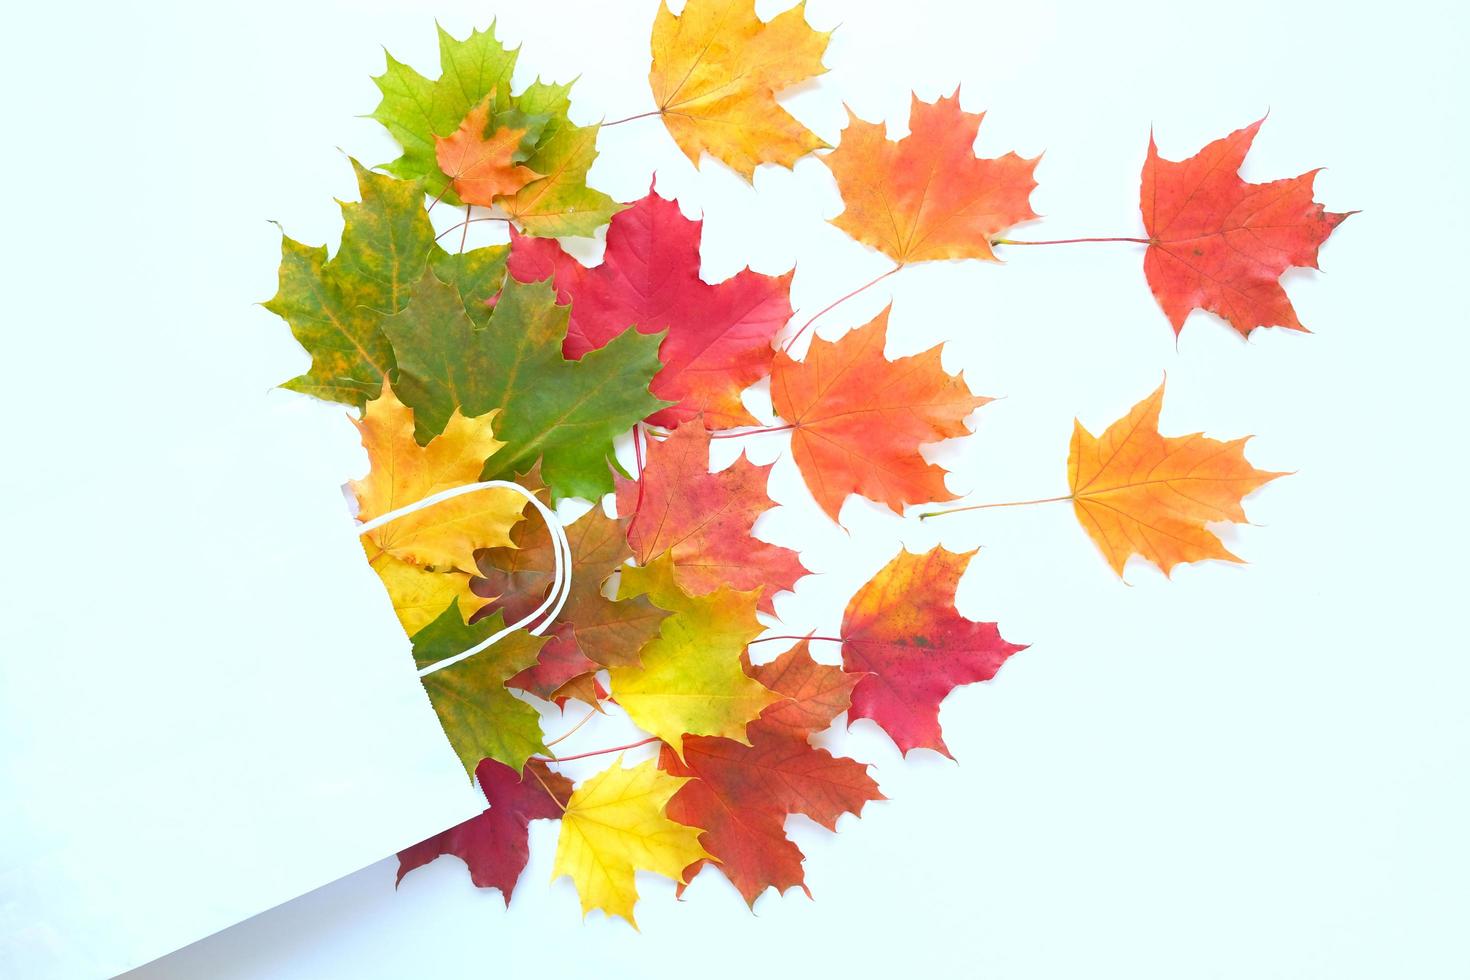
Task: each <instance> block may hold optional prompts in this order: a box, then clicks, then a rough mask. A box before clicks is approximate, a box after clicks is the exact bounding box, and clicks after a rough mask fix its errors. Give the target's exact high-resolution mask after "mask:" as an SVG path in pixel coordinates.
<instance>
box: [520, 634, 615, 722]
mask: <svg viewBox="0 0 1470 980" xmlns="http://www.w3.org/2000/svg"><path fill="white" fill-rule="evenodd" d="M549 636H550V639H549V640H547V642H546V643H545V644H544V645H543V646H542V647H541V652H540V653H538V654H537V655H536V662H535V663H534V664H532V665H531V666H530V667H527V668H526V669H525V670H523V671H521V672H520V673H519V674H516V675H515V676H514V677H512V678H511V679H510V680H508V681H506V682H505V686H506V687H513V688H516V689H517V690H521V691H526V692H528V693H530V694H534V695H536V697H538V698H541V699H542V700H545V701H551V702H554V703H555V704H556V705H557V706H558V707H562V708H564V707H566V701H567V698H577V699H578V700H584V701H585V700H589V697H590V700H591V703H592V704H594V705H595V704H596V702H597V701H598V700H599V699H600V698H603V697H606V692H605V691H604V690H603V689H602V685H601V684H599V683H598V681H597V679H596V677H595V676H593V675H595V673H596V672H597V670H599V669H600V668H599V666H598V665H597V664H595V663H593V662H592V661H591V660H588V659H587V656H586V654H584V653H583V652H582V648H581V646H580V645H579V644H578V642H577V637H576V634H575V632H574V627H573V626H572V624H571V623H558V624H557V625H556V627H555V628H554V629H552V631H551V633H550V634H549ZM573 682H577V683H573Z"/></svg>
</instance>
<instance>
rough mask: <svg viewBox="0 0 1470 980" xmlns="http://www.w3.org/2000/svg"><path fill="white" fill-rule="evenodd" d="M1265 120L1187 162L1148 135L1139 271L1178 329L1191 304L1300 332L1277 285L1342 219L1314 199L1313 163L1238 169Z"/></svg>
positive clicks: (1247, 322)
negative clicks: (1250, 179)
mask: <svg viewBox="0 0 1470 980" xmlns="http://www.w3.org/2000/svg"><path fill="white" fill-rule="evenodd" d="M1265 121H1266V120H1265V119H1259V120H1257V121H1256V122H1254V123H1251V124H1250V125H1249V126H1247V127H1245V128H1244V129H1238V130H1236V131H1235V132H1233V133H1231V134H1230V135H1229V136H1227V137H1225V138H1224V139H1220V140H1216V141H1215V142H1213V143H1211V144H1210V145H1209V146H1206V147H1205V148H1204V149H1203V150H1200V151H1199V152H1198V153H1196V154H1195V155H1194V156H1192V157H1190V158H1189V159H1187V160H1180V161H1177V162H1176V161H1173V160H1164V159H1161V158H1160V157H1159V151H1158V147H1156V146H1155V145H1154V140H1153V136H1152V134H1150V136H1149V140H1148V159H1147V160H1145V161H1144V164H1143V186H1142V189H1141V191H1140V194H1139V205H1140V207H1141V208H1142V209H1143V225H1144V227H1145V228H1146V229H1147V230H1148V236H1149V246H1148V249H1147V251H1146V252H1145V253H1144V256H1143V271H1144V275H1145V276H1147V277H1148V285H1149V288H1150V289H1152V290H1153V293H1154V297H1155V298H1156V299H1157V300H1158V301H1159V306H1160V307H1162V308H1163V310H1164V314H1165V315H1166V316H1167V317H1168V318H1169V322H1170V323H1171V324H1173V326H1174V333H1175V334H1178V333H1179V331H1181V330H1182V329H1183V328H1184V321H1185V319H1186V318H1187V317H1188V316H1189V314H1190V312H1191V311H1192V310H1209V311H1210V312H1211V313H1215V314H1218V315H1219V316H1221V317H1224V318H1225V319H1226V320H1227V321H1229V323H1230V325H1231V326H1232V327H1234V328H1235V329H1236V330H1238V331H1240V333H1241V334H1242V335H1248V334H1249V333H1250V332H1251V331H1252V330H1254V329H1255V328H1256V327H1287V328H1288V329H1291V330H1305V329H1306V328H1305V327H1303V326H1302V324H1301V321H1300V320H1298V319H1297V316H1296V310H1295V309H1293V308H1292V305H1291V300H1289V299H1288V298H1287V296H1286V290H1284V289H1282V288H1281V282H1280V279H1281V274H1282V273H1283V272H1285V271H1286V270H1287V269H1288V268H1291V267H1292V266H1308V267H1310V268H1313V269H1315V268H1317V249H1318V247H1320V246H1321V244H1322V243H1323V242H1324V241H1326V240H1327V236H1328V235H1330V234H1332V230H1333V229H1334V228H1336V227H1337V226H1338V225H1339V224H1341V223H1342V221H1343V219H1345V218H1346V217H1348V215H1349V214H1353V213H1354V212H1351V211H1350V212H1347V213H1345V214H1336V213H1333V212H1331V211H1327V210H1325V209H1324V208H1323V207H1322V205H1320V204H1318V203H1316V202H1315V201H1313V200H1312V181H1313V180H1314V179H1315V178H1316V176H1317V171H1316V170H1309V171H1308V172H1306V173H1304V174H1302V175H1301V176H1300V177H1291V178H1288V179H1286V180H1273V181H1271V182H1270V183H1266V184H1250V183H1247V182H1246V181H1243V180H1241V179H1240V175H1239V174H1238V173H1237V171H1238V170H1239V169H1240V165H1241V164H1242V163H1243V162H1244V161H1245V155H1246V153H1248V152H1249V151H1250V148H1251V143H1252V141H1253V140H1255V138H1256V131H1257V130H1259V129H1260V128H1261V123H1263V122H1265Z"/></svg>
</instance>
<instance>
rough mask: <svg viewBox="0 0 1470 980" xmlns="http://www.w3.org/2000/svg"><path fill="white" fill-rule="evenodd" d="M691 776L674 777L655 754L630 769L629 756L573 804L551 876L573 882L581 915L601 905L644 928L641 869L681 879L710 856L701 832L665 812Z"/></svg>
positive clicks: (580, 789)
mask: <svg viewBox="0 0 1470 980" xmlns="http://www.w3.org/2000/svg"><path fill="white" fill-rule="evenodd" d="M688 781H689V780H687V779H682V778H679V777H677V776H670V775H669V774H668V773H666V772H663V771H661V770H660V769H659V768H658V766H657V765H656V764H655V762H654V760H652V759H650V760H648V761H647V762H645V763H643V764H642V765H640V766H635V767H634V768H632V769H624V768H623V764H622V759H621V758H620V759H619V760H618V761H617V762H615V763H613V765H612V767H611V768H609V769H607V770H605V771H603V772H600V773H598V774H597V775H596V776H593V777H592V778H591V779H589V780H587V781H586V782H585V783H583V784H582V785H581V786H578V787H577V789H576V791H574V792H573V793H572V798H571V799H570V800H568V801H567V806H566V814H565V815H564V816H563V818H562V822H561V837H560V838H559V839H558V841H557V845H556V864H555V866H554V867H553V868H552V872H551V876H552V879H553V880H555V879H557V878H560V877H561V876H562V875H566V876H567V877H569V878H571V879H572V884H574V885H576V887H577V895H578V897H579V898H581V900H582V914H583V915H586V914H587V913H588V912H590V911H591V910H592V909H602V910H603V911H604V912H606V913H607V914H608V915H617V916H622V917H623V918H624V919H627V920H628V922H630V923H632V925H633V928H635V929H636V928H638V923H637V922H636V921H634V919H633V906H634V905H635V904H636V903H637V901H638V888H637V885H636V883H635V881H634V872H635V871H652V872H654V873H656V874H661V875H663V876H664V877H666V878H672V879H674V880H675V881H677V882H680V883H683V882H684V872H685V870H686V869H687V868H688V867H689V866H690V865H693V864H695V863H697V862H699V861H702V860H709V859H710V857H711V856H710V855H709V854H708V853H707V852H706V851H705V849H704V848H702V847H700V846H699V835H700V830H699V828H697V827H686V826H684V825H683V824H679V823H675V822H674V821H672V820H670V819H669V818H668V817H667V816H665V815H664V808H665V807H666V806H667V805H668V802H669V797H671V796H673V795H674V794H675V793H676V792H678V791H679V788H680V787H681V786H683V785H684V784H685V783H687V782H688Z"/></svg>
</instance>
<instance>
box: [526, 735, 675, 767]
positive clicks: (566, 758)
mask: <svg viewBox="0 0 1470 980" xmlns="http://www.w3.org/2000/svg"><path fill="white" fill-rule="evenodd" d="M657 741H658V736H657V735H650V736H648V737H647V738H645V739H642V740H641V741H637V742H629V743H628V744H627V745H614V746H613V747H612V748H607V749H593V750H592V751H591V752H578V753H577V754H576V755H564V756H561V757H559V758H556V759H547V758H544V757H542V756H539V755H534V756H532V757H531V758H533V759H535V760H537V761H538V762H571V761H573V760H575V759H590V758H592V757H593V756H594V755H607V754H608V753H609V752H626V751H627V750H628V749H636V748H639V747H640V746H644V745H648V744H649V743H651V742H657Z"/></svg>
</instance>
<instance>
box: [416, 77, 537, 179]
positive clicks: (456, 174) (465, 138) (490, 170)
mask: <svg viewBox="0 0 1470 980" xmlns="http://www.w3.org/2000/svg"><path fill="white" fill-rule="evenodd" d="M494 97H495V96H494V93H491V94H490V95H487V96H485V98H484V99H482V100H481V101H480V102H479V104H478V105H476V106H475V107H474V108H473V109H471V110H470V111H469V113H468V114H467V115H466V116H465V117H464V120H463V121H462V122H461V123H460V124H459V128H458V129H456V130H455V131H454V133H453V135H450V136H435V137H434V158H435V160H436V161H437V162H438V164H439V169H440V170H442V171H443V172H444V174H445V176H447V177H448V178H449V180H450V184H451V186H453V187H454V192H455V193H456V194H458V195H459V199H460V201H461V202H462V203H464V204H480V205H483V206H485V207H490V206H491V205H493V204H494V203H495V199H496V198H497V197H499V196H500V195H502V194H514V193H515V192H516V191H518V190H520V189H521V188H522V187H525V186H526V185H527V184H528V183H530V182H531V181H533V180H535V179H536V178H537V177H540V176H541V174H538V173H536V172H535V171H534V170H531V169H530V168H529V167H524V166H521V163H520V160H521V158H523V157H524V156H525V154H524V153H523V152H522V149H521V141H522V140H523V139H525V137H526V133H527V130H526V129H525V128H524V127H520V128H515V127H511V126H503V125H500V124H499V123H498V121H497V122H496V123H495V124H493V125H494V128H493V129H492V123H491V120H490V102H491V100H492V99H493V98H494Z"/></svg>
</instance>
